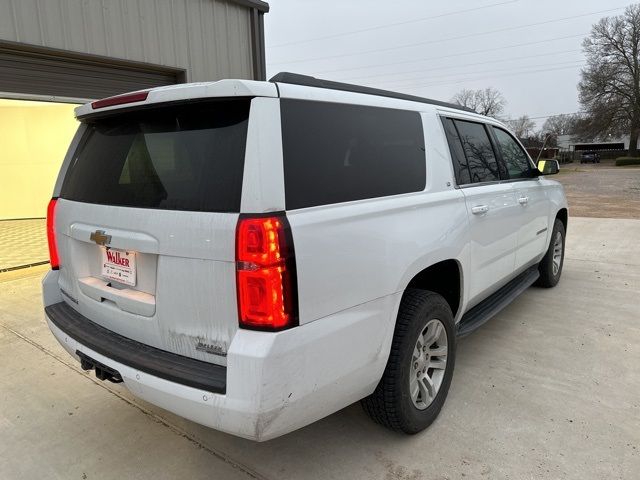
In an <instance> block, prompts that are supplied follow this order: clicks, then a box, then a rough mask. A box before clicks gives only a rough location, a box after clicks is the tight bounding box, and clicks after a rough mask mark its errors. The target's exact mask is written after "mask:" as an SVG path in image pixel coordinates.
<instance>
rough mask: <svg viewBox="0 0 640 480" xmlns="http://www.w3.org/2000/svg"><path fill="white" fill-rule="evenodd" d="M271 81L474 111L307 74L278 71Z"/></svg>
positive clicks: (468, 110)
mask: <svg viewBox="0 0 640 480" xmlns="http://www.w3.org/2000/svg"><path fill="white" fill-rule="evenodd" d="M269 81H270V82H273V83H276V82H278V83H289V84H291V85H303V86H305V87H316V88H327V89H330V90H342V91H344V92H354V93H364V94H366V95H377V96H379V97H389V98H397V99H399V100H408V101H410V102H420V103H428V104H430V105H437V106H440V107H448V108H455V109H456V110H463V111H465V112H472V113H476V112H475V111H473V110H471V109H470V108H467V107H463V106H462V105H456V104H454V103H449V102H441V101H440V100H432V99H430V98H424V97H417V96H415V95H407V94H405V93H398V92H392V91H389V90H381V89H379V88H372V87H364V86H362V85H353V84H351V83H341V82H333V81H331V80H323V79H321V78H316V77H312V76H309V75H300V74H298V73H291V72H280V73H277V74H276V75H274V76H273V77H271V78H270V79H269Z"/></svg>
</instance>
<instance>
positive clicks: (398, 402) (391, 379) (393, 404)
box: [362, 289, 456, 434]
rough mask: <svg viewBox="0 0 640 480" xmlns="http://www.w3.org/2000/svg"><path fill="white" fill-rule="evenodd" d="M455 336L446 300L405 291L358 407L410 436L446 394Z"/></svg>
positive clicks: (423, 425) (430, 416) (428, 419)
mask: <svg viewBox="0 0 640 480" xmlns="http://www.w3.org/2000/svg"><path fill="white" fill-rule="evenodd" d="M455 352H456V335H455V325H454V323H453V315H452V313H451V308H450V307H449V304H448V303H447V302H446V301H445V299H444V298H442V297H441V296H440V295H438V294H437V293H433V292H429V291H426V290H418V289H408V290H407V291H406V292H405V294H404V296H403V298H402V302H401V304H400V311H399V313H398V320H397V322H396V329H395V332H394V337H393V342H392V345H391V353H390V355H389V360H388V362H387V367H386V369H385V372H384V374H383V376H382V379H381V380H380V383H379V384H378V386H377V387H376V390H375V391H374V392H373V393H372V394H371V395H370V396H369V397H367V398H365V399H364V400H362V406H363V408H364V410H365V411H366V412H367V413H368V414H369V416H370V417H371V418H372V419H373V420H375V421H376V422H378V423H380V424H382V425H384V426H386V427H388V428H391V429H393V430H397V431H401V432H405V433H409V434H413V433H417V432H419V431H421V430H424V429H425V428H427V427H428V426H429V425H430V424H431V423H432V422H433V421H434V420H435V419H436V417H437V416H438V414H439V413H440V409H441V408H442V405H443V404H444V401H445V399H446V398H447V393H448V391H449V385H450V384H451V378H452V376H453V368H454V364H455Z"/></svg>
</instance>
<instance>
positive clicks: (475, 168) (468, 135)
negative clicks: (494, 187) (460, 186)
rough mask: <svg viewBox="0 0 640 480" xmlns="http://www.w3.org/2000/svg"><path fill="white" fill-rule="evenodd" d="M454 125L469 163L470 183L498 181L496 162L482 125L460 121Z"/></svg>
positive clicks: (498, 172)
mask: <svg viewBox="0 0 640 480" xmlns="http://www.w3.org/2000/svg"><path fill="white" fill-rule="evenodd" d="M455 124H456V127H457V128H458V134H459V135H460V140H461V141H462V147H463V149H464V153H465V154H466V156H467V162H469V170H470V173H471V183H480V182H492V181H495V180H500V171H499V170H498V161H497V160H496V156H495V153H494V152H493V147H492V145H491V141H490V140H489V135H488V134H487V131H486V129H485V127H484V125H483V124H481V123H475V122H466V121H462V120H456V121H455Z"/></svg>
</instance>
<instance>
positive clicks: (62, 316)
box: [44, 302, 227, 394]
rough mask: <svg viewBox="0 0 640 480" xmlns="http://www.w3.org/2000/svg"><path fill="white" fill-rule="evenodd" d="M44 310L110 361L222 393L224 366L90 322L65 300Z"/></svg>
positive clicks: (224, 374) (224, 379) (59, 325)
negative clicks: (187, 355)
mask: <svg viewBox="0 0 640 480" xmlns="http://www.w3.org/2000/svg"><path fill="white" fill-rule="evenodd" d="M44 311H45V314H46V315H47V317H48V318H49V320H50V321H51V322H52V323H53V324H54V325H55V326H56V327H58V328H59V329H60V330H62V331H63V332H64V333H65V334H67V335H68V336H70V337H71V338H73V339H74V340H75V341H77V342H78V343H80V344H81V345H83V346H85V347H87V348H89V349H91V350H93V351H94V352H97V353H99V354H101V355H104V356H105V357H107V358H110V359H111V360H113V361H114V362H118V363H122V364H123V365H127V366H128V367H131V368H135V369H137V370H140V371H142V372H145V373H148V374H150V375H154V376H156V377H160V378H164V379H165V380H169V381H171V382H175V383H179V384H181V385H186V386H188V387H193V388H199V389H201V390H206V391H208V392H213V393H222V394H224V393H226V390H227V368H226V367H223V366H221V365H214V364H213V363H208V362H203V361H201V360H196V359H193V358H189V357H184V356H182V355H177V354H175V353H170V352H166V351H164V350H160V349H159V348H155V347H150V346H149V345H145V344H143V343H140V342H136V341H135V340H131V339H130V338H127V337H123V336H122V335H118V334H117V333H115V332H112V331H111V330H108V329H106V328H104V327H101V326H100V325H98V324H96V323H93V322H92V321H91V320H89V319H88V318H86V317H85V316H83V315H81V314H80V313H78V312H77V311H76V310H74V309H73V308H72V307H70V306H69V305H67V304H66V303H65V302H60V303H56V304H54V305H49V306H48V307H45V309H44Z"/></svg>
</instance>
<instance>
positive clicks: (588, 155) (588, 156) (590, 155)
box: [580, 152, 600, 163]
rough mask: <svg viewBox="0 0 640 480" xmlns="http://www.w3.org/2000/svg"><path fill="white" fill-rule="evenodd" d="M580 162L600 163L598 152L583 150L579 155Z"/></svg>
mask: <svg viewBox="0 0 640 480" xmlns="http://www.w3.org/2000/svg"><path fill="white" fill-rule="evenodd" d="M580 163H600V154H598V153H596V152H584V153H583V154H582V155H580Z"/></svg>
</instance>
